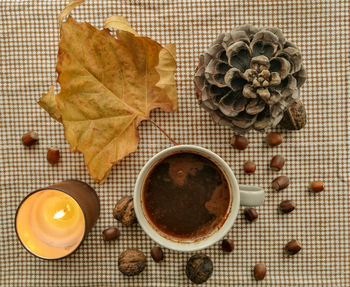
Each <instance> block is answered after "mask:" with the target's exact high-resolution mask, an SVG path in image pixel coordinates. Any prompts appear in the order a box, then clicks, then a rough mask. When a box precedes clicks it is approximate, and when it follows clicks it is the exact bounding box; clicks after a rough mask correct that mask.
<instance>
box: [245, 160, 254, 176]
mask: <svg viewBox="0 0 350 287" xmlns="http://www.w3.org/2000/svg"><path fill="white" fill-rule="evenodd" d="M243 170H244V172H245V173H247V174H252V173H254V172H255V170H256V165H255V163H254V162H252V161H246V162H245V163H244V165H243Z"/></svg>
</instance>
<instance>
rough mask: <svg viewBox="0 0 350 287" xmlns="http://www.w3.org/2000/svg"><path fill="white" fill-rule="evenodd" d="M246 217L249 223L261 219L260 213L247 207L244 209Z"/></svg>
mask: <svg viewBox="0 0 350 287" xmlns="http://www.w3.org/2000/svg"><path fill="white" fill-rule="evenodd" d="M244 216H245V218H246V219H247V220H249V221H255V220H257V219H258V217H259V215H258V212H257V211H256V209H255V208H254V207H246V208H245V209H244Z"/></svg>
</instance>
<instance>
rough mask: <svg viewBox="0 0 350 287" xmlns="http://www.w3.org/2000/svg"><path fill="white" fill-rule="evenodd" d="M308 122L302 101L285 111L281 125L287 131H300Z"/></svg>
mask: <svg viewBox="0 0 350 287" xmlns="http://www.w3.org/2000/svg"><path fill="white" fill-rule="evenodd" d="M306 122H307V115H306V111H305V106H304V105H303V104H302V103H301V102H300V101H295V102H294V103H293V104H292V105H290V106H289V107H288V108H287V109H286V110H285V111H284V115H283V118H282V120H281V121H280V123H279V125H280V126H281V127H282V128H284V129H287V130H300V129H302V128H303V127H304V126H305V125H306Z"/></svg>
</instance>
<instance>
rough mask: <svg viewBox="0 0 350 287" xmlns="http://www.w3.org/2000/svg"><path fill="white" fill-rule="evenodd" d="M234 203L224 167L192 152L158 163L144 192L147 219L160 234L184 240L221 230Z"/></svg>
mask: <svg viewBox="0 0 350 287" xmlns="http://www.w3.org/2000/svg"><path fill="white" fill-rule="evenodd" d="M231 200H232V198H231V195H230V190H229V184H228V182H227V179H226V178H225V175H224V174H223V172H222V171H221V170H220V168H219V167H218V166H217V165H216V164H215V163H213V162H212V161H210V160H209V159H207V158H205V157H203V156H201V155H198V154H195V153H188V152H180V153H175V154H172V155H170V156H168V157H166V158H165V159H163V160H161V161H160V162H158V163H157V164H156V165H155V166H154V167H153V168H152V169H151V171H150V172H149V173H148V175H147V178H146V180H145V184H144V187H143V192H142V203H143V209H144V210H145V213H146V218H147V220H148V221H149V222H150V223H151V224H152V225H153V226H155V227H156V229H158V230H159V231H160V232H162V233H164V234H165V235H168V236H170V237H173V238H177V239H180V240H181V239H182V240H193V239H198V238H202V237H205V236H206V235H209V234H211V233H213V232H214V231H215V230H217V229H219V228H220V227H221V226H222V225H223V224H224V222H225V220H226V218H227V216H228V213H229V209H230V203H231Z"/></svg>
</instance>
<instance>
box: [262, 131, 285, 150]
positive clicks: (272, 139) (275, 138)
mask: <svg viewBox="0 0 350 287" xmlns="http://www.w3.org/2000/svg"><path fill="white" fill-rule="evenodd" d="M282 141H283V138H282V135H281V134H280V133H269V134H268V135H267V136H266V142H267V144H268V145H269V146H270V147H274V146H278V145H280V144H281V143H282Z"/></svg>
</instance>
